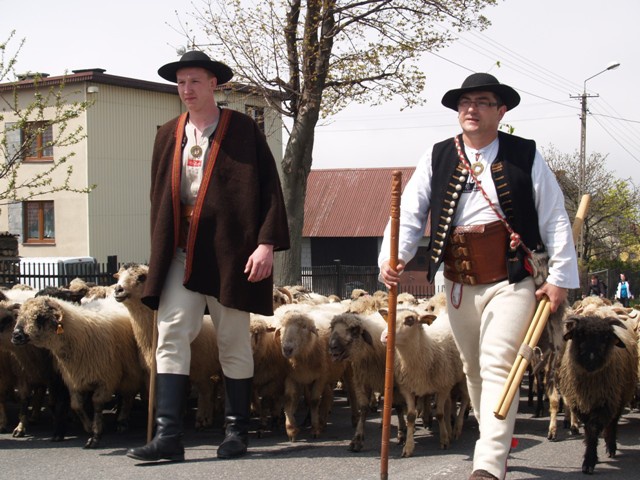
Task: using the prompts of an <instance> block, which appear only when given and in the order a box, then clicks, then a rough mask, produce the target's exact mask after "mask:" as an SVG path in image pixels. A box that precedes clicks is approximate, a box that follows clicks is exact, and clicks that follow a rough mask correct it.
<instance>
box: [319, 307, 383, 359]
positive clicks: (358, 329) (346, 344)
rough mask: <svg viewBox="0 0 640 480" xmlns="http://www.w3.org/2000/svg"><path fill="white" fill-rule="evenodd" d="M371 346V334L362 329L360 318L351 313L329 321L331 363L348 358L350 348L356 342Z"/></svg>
mask: <svg viewBox="0 0 640 480" xmlns="http://www.w3.org/2000/svg"><path fill="white" fill-rule="evenodd" d="M360 340H361V341H363V342H364V343H365V344H368V345H370V346H373V338H372V337H371V334H370V333H369V332H368V331H367V330H366V329H365V328H364V327H363V325H362V321H361V320H360V318H359V317H358V316H357V315H355V314H353V313H343V314H341V315H336V316H335V317H334V318H333V319H332V320H331V335H330V336H329V353H330V354H331V359H332V360H333V361H336V362H337V361H340V360H344V359H346V358H349V354H350V350H351V347H352V346H353V344H354V343H356V342H358V341H360Z"/></svg>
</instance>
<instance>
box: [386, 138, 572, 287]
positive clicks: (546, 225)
mask: <svg viewBox="0 0 640 480" xmlns="http://www.w3.org/2000/svg"><path fill="white" fill-rule="evenodd" d="M498 147H499V140H498V139H497V138H496V140H495V141H494V142H492V143H491V144H490V145H488V146H486V147H484V148H482V149H481V150H480V151H479V153H480V158H479V160H480V161H481V162H482V163H483V166H484V170H483V172H482V173H481V174H480V176H479V177H478V178H479V180H480V181H481V183H482V187H483V188H484V189H485V191H486V192H487V194H488V195H489V198H491V201H492V202H493V203H494V205H495V206H496V207H497V208H498V209H500V205H499V202H498V197H497V194H496V189H495V186H494V185H493V180H492V178H491V171H490V168H489V167H490V165H491V164H492V163H493V162H494V161H495V159H496V156H497V154H498ZM465 152H466V153H467V157H468V158H469V160H470V161H471V163H472V164H473V163H474V162H475V153H476V152H477V151H476V150H474V149H472V148H470V147H468V146H466V145H465ZM432 175H433V171H432V169H431V150H428V151H427V152H425V153H424V154H423V155H422V157H420V160H419V161H418V165H417V167H416V170H415V172H414V174H413V176H412V177H411V179H410V180H409V182H408V183H407V185H406V187H405V189H404V192H403V194H402V199H401V203H400V232H399V242H398V259H399V260H402V261H403V262H405V263H407V262H409V260H411V259H412V258H413V257H414V255H415V254H416V251H417V250H418V243H419V241H420V239H421V238H422V237H423V235H424V231H425V228H426V226H427V219H428V213H429V208H430V206H431V205H430V201H431V200H430V199H431V177H432ZM531 179H532V182H533V195H534V203H535V207H536V211H537V213H538V229H539V231H540V236H541V238H542V242H543V243H544V245H545V247H546V248H547V252H548V253H549V276H548V277H547V282H548V283H551V284H553V285H555V286H558V287H563V288H578V287H579V286H580V281H579V277H578V264H577V261H576V252H575V246H574V243H573V234H572V229H571V222H570V221H569V217H568V215H567V212H566V210H565V208H564V196H563V194H562V190H561V189H560V186H559V185H558V182H557V181H556V178H555V176H554V174H553V172H552V171H551V169H550V168H549V167H548V165H547V164H546V162H545V161H544V159H543V158H542V155H541V154H540V152H538V151H537V150H536V155H535V158H534V160H533V167H532V169H531ZM469 182H471V183H472V182H473V179H472V178H471V176H469ZM496 220H497V216H496V214H495V212H494V211H493V210H492V209H491V207H490V206H489V204H488V203H487V201H486V199H485V198H484V197H483V196H482V193H481V192H480V191H479V190H478V189H477V188H473V185H469V184H468V185H467V188H465V189H463V194H462V195H461V197H460V203H459V207H458V209H457V210H456V214H455V216H454V219H453V225H454V226H457V225H480V224H487V223H491V222H494V221H496ZM389 252H390V223H389V224H387V227H386V229H385V232H384V238H383V240H382V246H381V248H380V255H379V256H378V265H379V266H380V265H382V263H383V262H384V261H386V260H388V259H389Z"/></svg>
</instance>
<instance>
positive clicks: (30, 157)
mask: <svg viewBox="0 0 640 480" xmlns="http://www.w3.org/2000/svg"><path fill="white" fill-rule="evenodd" d="M22 140H23V141H26V142H27V145H25V147H26V154H25V161H28V162H29V161H30V162H47V161H53V127H52V126H51V124H47V122H29V123H27V125H26V128H24V129H23V131H22Z"/></svg>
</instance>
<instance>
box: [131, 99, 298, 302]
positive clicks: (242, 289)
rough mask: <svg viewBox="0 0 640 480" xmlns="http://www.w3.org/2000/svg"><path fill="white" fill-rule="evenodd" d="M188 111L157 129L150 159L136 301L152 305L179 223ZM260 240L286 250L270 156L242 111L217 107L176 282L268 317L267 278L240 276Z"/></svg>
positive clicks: (277, 185)
mask: <svg viewBox="0 0 640 480" xmlns="http://www.w3.org/2000/svg"><path fill="white" fill-rule="evenodd" d="M186 119H187V114H182V115H181V116H180V117H177V118H174V119H173V120H171V121H169V122H168V123H166V124H164V125H163V126H162V127H160V129H159V130H158V133H157V134H156V140H155V144H154V149H153V157H152V164H151V254H150V257H149V277H148V278H147V281H146V284H145V291H144V294H143V298H142V301H143V302H144V303H145V304H146V305H147V306H149V307H150V308H152V309H154V310H155V309H157V308H158V304H159V297H160V294H161V292H162V290H163V287H164V284H165V281H166V278H167V275H168V272H169V267H170V266H171V260H172V258H173V257H174V254H175V251H176V247H177V246H178V234H179V228H180V177H181V166H182V141H183V138H184V124H185V123H186ZM259 244H270V245H273V250H274V251H279V250H286V249H288V248H289V229H288V224H287V215H286V209H285V205H284V199H283V195H282V189H281V186H280V180H279V177H278V171H277V169H276V164H275V160H274V158H273V155H272V154H271V151H270V150H269V146H268V144H267V141H266V138H265V136H264V134H263V133H262V132H261V131H260V128H259V126H258V125H257V123H256V122H255V121H253V119H251V118H250V117H249V116H248V115H244V114H242V113H239V112H235V111H232V110H228V109H221V114H220V121H219V123H218V127H217V129H216V133H215V134H214V137H213V141H212V146H211V149H210V154H209V158H208V160H207V165H206V170H205V172H204V177H203V181H202V185H201V187H200V190H199V192H198V195H197V197H196V202H195V205H194V212H193V216H192V219H191V227H190V232H189V238H188V244H187V256H186V262H185V273H184V279H183V285H184V286H185V287H186V288H187V289H189V290H192V291H194V292H198V293H201V294H203V295H206V296H212V297H215V298H216V299H217V300H218V301H219V302H220V303H221V304H222V305H224V306H225V307H229V308H233V309H237V310H242V311H246V312H255V313H259V314H263V315H272V314H273V306H272V290H273V277H272V276H270V277H269V278H266V279H264V280H262V281H259V282H255V283H252V282H249V281H248V280H247V275H246V274H245V273H244V267H245V264H246V262H247V260H248V258H249V256H250V255H251V254H252V253H253V251H254V250H255V249H256V247H257V246H258V245H259Z"/></svg>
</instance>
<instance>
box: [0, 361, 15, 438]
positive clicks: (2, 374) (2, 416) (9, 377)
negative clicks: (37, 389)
mask: <svg viewBox="0 0 640 480" xmlns="http://www.w3.org/2000/svg"><path fill="white" fill-rule="evenodd" d="M16 377H17V375H16V371H15V360H14V359H13V358H12V356H11V354H10V353H9V352H5V351H3V350H0V433H7V432H8V430H7V427H8V424H9V419H8V418H7V407H6V403H7V401H9V400H12V399H13V391H14V388H15V385H16V382H17V378H16Z"/></svg>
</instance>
